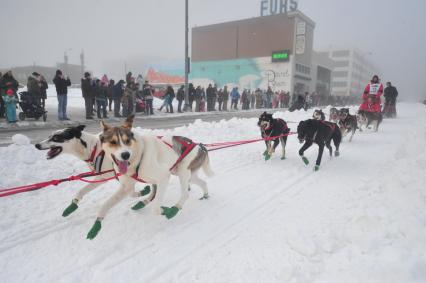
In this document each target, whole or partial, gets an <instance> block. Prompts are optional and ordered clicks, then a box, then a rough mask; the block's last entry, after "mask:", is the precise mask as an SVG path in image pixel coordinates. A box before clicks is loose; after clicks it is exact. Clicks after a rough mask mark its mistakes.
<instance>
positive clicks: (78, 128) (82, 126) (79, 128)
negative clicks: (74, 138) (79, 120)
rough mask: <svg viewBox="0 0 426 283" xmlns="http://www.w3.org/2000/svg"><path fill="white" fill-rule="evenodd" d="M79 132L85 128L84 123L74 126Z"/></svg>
mask: <svg viewBox="0 0 426 283" xmlns="http://www.w3.org/2000/svg"><path fill="white" fill-rule="evenodd" d="M75 128H76V129H77V130H78V131H79V132H82V131H83V130H84V128H86V125H78V126H77V127H75Z"/></svg>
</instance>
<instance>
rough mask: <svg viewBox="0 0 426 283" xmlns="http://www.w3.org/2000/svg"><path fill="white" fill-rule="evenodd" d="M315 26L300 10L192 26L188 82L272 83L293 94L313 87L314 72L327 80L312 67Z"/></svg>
mask: <svg viewBox="0 0 426 283" xmlns="http://www.w3.org/2000/svg"><path fill="white" fill-rule="evenodd" d="M314 29H315V23H314V22H313V21H312V20H311V19H310V18H309V17H307V16H306V15H304V14H303V13H302V12H300V11H293V12H288V13H282V14H274V15H269V16H261V17H255V18H250V19H244V20H238V21H232V22H226V23H219V24H214V25H208V26H201V27H194V28H193V29H192V56H191V60H192V62H191V73H190V76H191V81H192V82H193V83H194V84H195V85H203V86H207V85H208V84H209V83H211V84H217V85H218V86H219V87H223V86H224V85H228V87H232V86H239V87H240V88H249V89H256V88H261V89H266V88H267V87H271V88H272V89H273V90H274V91H280V90H284V91H290V93H291V94H292V95H297V94H303V93H304V92H313V91H316V86H317V84H316V81H317V75H319V76H321V78H322V79H323V80H326V79H327V71H326V70H324V69H325V66H322V67H321V65H320V67H321V68H320V69H319V71H318V65H315V66H314V65H313V60H314V58H313V57H314V54H313V53H314V51H313V39H314ZM326 65H327V64H326ZM314 69H315V70H314ZM329 72H331V70H329ZM325 84H327V82H325ZM328 84H329V83H328ZM320 86H321V88H322V89H323V90H324V89H326V88H327V87H326V86H324V84H320ZM324 91H325V90H324Z"/></svg>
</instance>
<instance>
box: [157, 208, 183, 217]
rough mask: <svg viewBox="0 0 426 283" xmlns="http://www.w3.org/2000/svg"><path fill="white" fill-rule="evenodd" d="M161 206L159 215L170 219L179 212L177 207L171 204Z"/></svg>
mask: <svg viewBox="0 0 426 283" xmlns="http://www.w3.org/2000/svg"><path fill="white" fill-rule="evenodd" d="M161 208H162V209H163V213H161V215H164V216H166V217H167V219H172V218H173V217H175V216H176V214H177V213H178V212H179V208H177V207H176V206H172V207H166V206H162V207H161Z"/></svg>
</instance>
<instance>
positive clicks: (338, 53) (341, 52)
mask: <svg viewBox="0 0 426 283" xmlns="http://www.w3.org/2000/svg"><path fill="white" fill-rule="evenodd" d="M349 55H350V52H349V50H339V51H333V53H332V54H331V57H349Z"/></svg>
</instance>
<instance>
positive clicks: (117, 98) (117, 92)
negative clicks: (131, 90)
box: [112, 80, 124, 118]
mask: <svg viewBox="0 0 426 283" xmlns="http://www.w3.org/2000/svg"><path fill="white" fill-rule="evenodd" d="M123 93H124V81H123V80H120V81H119V82H118V83H117V84H116V85H115V86H114V89H113V90H112V98H113V100H114V117H117V118H120V117H122V116H121V115H120V105H121V98H122V97H123Z"/></svg>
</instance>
